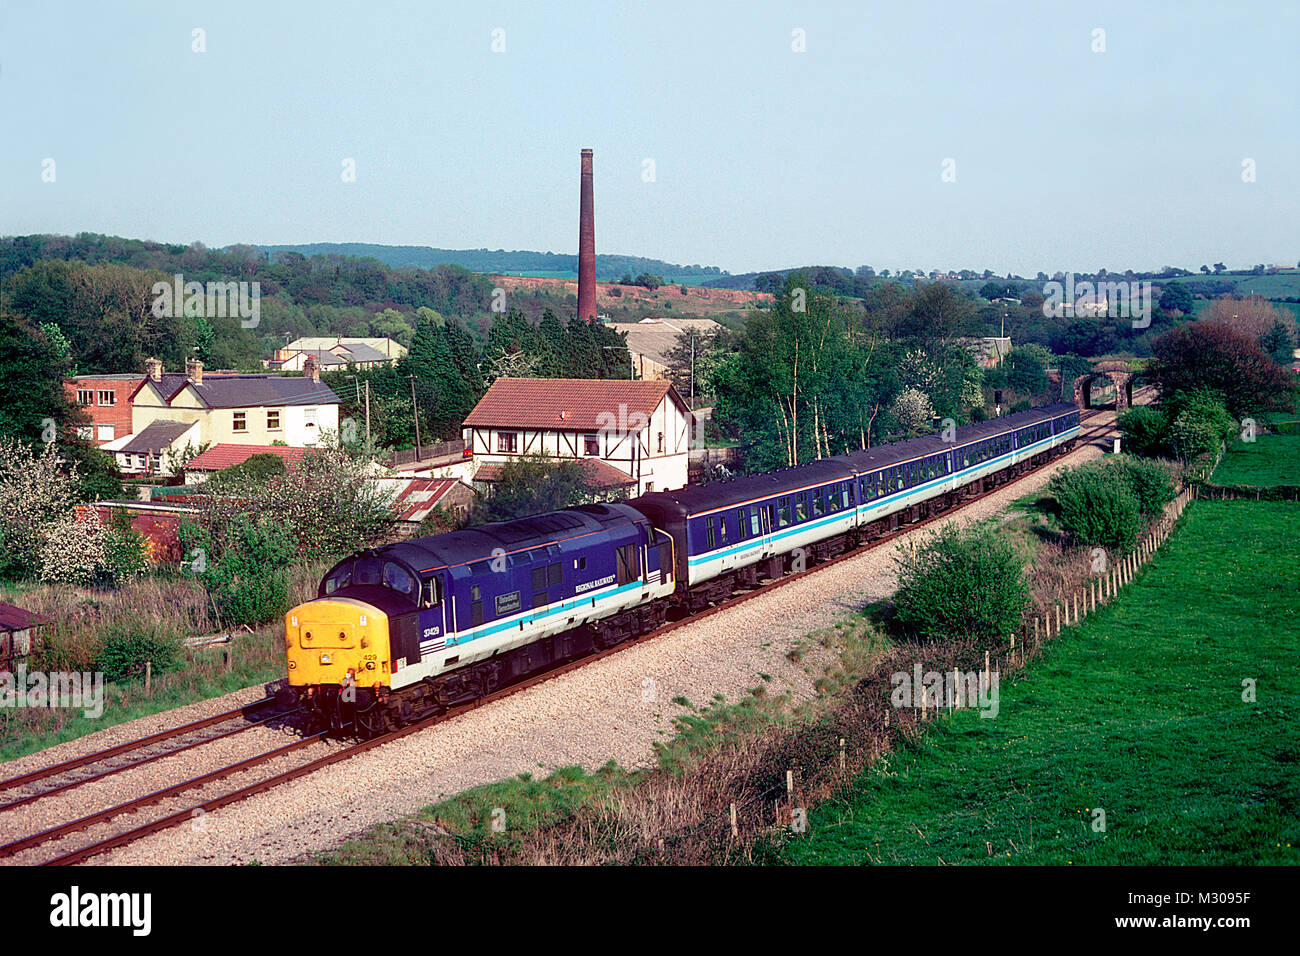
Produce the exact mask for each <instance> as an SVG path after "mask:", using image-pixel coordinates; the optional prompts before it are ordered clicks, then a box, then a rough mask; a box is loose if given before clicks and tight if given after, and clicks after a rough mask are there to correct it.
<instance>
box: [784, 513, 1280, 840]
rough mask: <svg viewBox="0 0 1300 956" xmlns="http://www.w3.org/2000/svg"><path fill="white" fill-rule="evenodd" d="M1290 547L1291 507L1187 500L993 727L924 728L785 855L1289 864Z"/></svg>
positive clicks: (1005, 705) (1007, 694)
mask: <svg viewBox="0 0 1300 956" xmlns="http://www.w3.org/2000/svg"><path fill="white" fill-rule="evenodd" d="M1297 538H1300V507H1297V506H1296V505H1295V504H1289V503H1267V502H1264V503H1255V502H1236V501H1231V502H1195V503H1193V505H1191V506H1190V507H1189V509H1188V511H1187V512H1186V513H1185V516H1184V519H1183V523H1182V525H1181V526H1180V527H1179V529H1178V531H1177V532H1176V534H1175V535H1174V536H1173V538H1171V540H1170V541H1169V542H1167V543H1166V546H1165V548H1164V549H1162V551H1161V552H1160V554H1159V555H1158V556H1157V557H1156V558H1155V559H1154V561H1153V562H1152V564H1151V565H1150V566H1148V567H1147V568H1145V569H1144V570H1143V572H1142V573H1141V574H1140V575H1139V576H1138V578H1137V579H1136V580H1135V582H1134V583H1133V585H1132V586H1131V587H1130V588H1128V589H1127V590H1126V591H1125V592H1124V594H1123V595H1122V596H1121V597H1120V599H1119V600H1118V602H1117V603H1115V604H1114V605H1112V606H1110V607H1107V608H1105V609H1099V611H1098V613H1097V614H1096V615H1094V616H1092V617H1089V618H1087V619H1086V620H1085V621H1084V622H1083V623H1082V624H1081V625H1080V626H1077V627H1074V628H1071V629H1069V630H1067V631H1066V632H1065V633H1064V634H1063V635H1062V637H1061V638H1060V639H1059V640H1057V641H1055V642H1053V643H1052V644H1051V645H1048V647H1047V649H1046V651H1045V653H1044V656H1043V658H1042V659H1041V660H1040V661H1038V662H1036V663H1035V664H1034V665H1033V666H1032V667H1031V668H1030V669H1029V670H1028V671H1026V672H1024V674H1023V675H1022V677H1021V679H1019V680H1017V681H1015V682H1014V683H1013V682H1010V681H1004V682H1003V684H1002V687H1001V697H1000V713H999V716H998V717H996V718H993V719H985V718H981V717H979V716H978V715H977V714H976V713H975V712H972V711H960V712H958V713H957V715H956V716H955V717H953V718H951V719H945V720H943V721H940V722H936V723H934V724H932V725H931V727H930V728H929V730H928V731H927V733H926V734H925V735H923V736H922V737H920V738H917V739H915V740H914V741H913V742H912V743H911V744H910V745H908V746H900V747H899V748H897V749H896V750H895V751H894V752H893V753H892V754H889V755H887V756H885V757H884V758H882V760H881V762H879V763H878V764H877V765H876V766H875V767H873V768H872V769H871V770H868V771H867V772H865V773H863V774H862V775H861V776H860V777H859V778H858V779H857V780H856V781H855V783H854V784H853V786H852V787H851V788H850V789H849V791H848V792H847V793H846V794H844V795H843V800H842V801H835V802H833V803H827V804H825V805H823V806H822V807H821V808H819V809H817V810H814V811H813V812H812V813H811V814H810V820H809V824H810V825H809V830H808V833H807V834H806V835H804V836H801V837H796V838H793V839H791V840H790V842H789V843H787V844H786V845H785V846H784V848H783V850H782V859H783V860H784V861H786V862H789V863H796V864H845V863H891V864H939V863H946V864H953V863H963V864H973V863H1031V864H1059V865H1067V864H1074V865H1080V864H1084V865H1100V864H1255V863H1283V862H1296V861H1297V848H1298V847H1300V773H1297V763H1298V762H1300V666H1298V665H1300V622H1297V620H1296V618H1295V617H1294V602H1295V595H1296V593H1297V590H1298V585H1300V574H1297V570H1296V567H1295V554H1296V546H1295V542H1296V540H1297ZM1243 681H1254V682H1255V685H1254V686H1255V693H1256V694H1257V699H1256V700H1255V701H1254V702H1244V701H1243V699H1242V696H1243V692H1244V691H1243ZM1098 809H1100V810H1104V811H1105V829H1104V830H1098V829H1094V825H1095V824H1096V823H1099V822H1100V817H1099V816H1098V815H1097V813H1096V811H1097V810H1098Z"/></svg>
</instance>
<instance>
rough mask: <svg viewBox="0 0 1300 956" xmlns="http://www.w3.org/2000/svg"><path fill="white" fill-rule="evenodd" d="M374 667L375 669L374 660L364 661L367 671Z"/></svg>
mask: <svg viewBox="0 0 1300 956" xmlns="http://www.w3.org/2000/svg"><path fill="white" fill-rule="evenodd" d="M374 669H375V662H374V661H366V670H368V671H372V670H374Z"/></svg>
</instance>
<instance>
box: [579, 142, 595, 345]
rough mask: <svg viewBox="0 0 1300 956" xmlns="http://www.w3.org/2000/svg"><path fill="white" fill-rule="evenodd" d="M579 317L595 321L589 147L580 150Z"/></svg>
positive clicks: (592, 206) (593, 221)
mask: <svg viewBox="0 0 1300 956" xmlns="http://www.w3.org/2000/svg"><path fill="white" fill-rule="evenodd" d="M578 318H579V319H581V320H582V321H584V322H594V321H596V213H595V209H594V204H593V200H592V187H591V150H589V149H584V150H583V151H582V187H581V193H580V195H579V199H578Z"/></svg>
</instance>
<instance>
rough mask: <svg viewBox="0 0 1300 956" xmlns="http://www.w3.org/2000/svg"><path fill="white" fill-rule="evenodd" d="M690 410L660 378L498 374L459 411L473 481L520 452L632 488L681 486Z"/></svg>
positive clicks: (496, 472)
mask: <svg viewBox="0 0 1300 956" xmlns="http://www.w3.org/2000/svg"><path fill="white" fill-rule="evenodd" d="M693 426H694V418H693V416H692V415H691V412H690V409H689V408H687V406H686V402H685V401H683V400H682V397H681V396H680V395H678V394H677V390H676V389H675V388H673V386H672V383H671V382H668V381H666V380H663V379H649V380H642V381H625V380H620V379H572V378H558V379H557V378H499V379H497V380H496V381H495V382H493V383H492V387H491V388H489V389H488V390H487V394H485V395H484V396H483V398H482V400H481V401H480V402H479V403H478V404H477V405H476V406H474V410H473V411H472V412H470V413H469V415H468V416H467V417H466V418H465V425H464V436H465V441H466V447H468V448H469V449H470V450H471V451H472V453H473V457H474V463H475V471H474V482H475V483H476V484H480V483H485V482H486V483H490V482H492V481H494V480H496V478H498V477H499V476H500V474H501V467H502V466H503V465H504V464H505V463H506V462H507V461H510V460H511V459H512V458H518V457H520V456H522V455H539V454H540V455H548V456H551V457H554V458H560V459H573V460H580V461H585V462H587V463H588V465H587V467H588V469H589V471H590V473H591V475H592V477H593V478H594V479H595V480H596V482H597V483H598V484H601V485H604V486H606V487H626V488H627V489H628V490H629V492H630V493H631V494H633V495H639V494H644V493H645V492H648V491H666V490H671V489H673V488H682V487H684V486H685V485H686V482H687V472H688V469H689V467H690V449H691V432H692V430H693Z"/></svg>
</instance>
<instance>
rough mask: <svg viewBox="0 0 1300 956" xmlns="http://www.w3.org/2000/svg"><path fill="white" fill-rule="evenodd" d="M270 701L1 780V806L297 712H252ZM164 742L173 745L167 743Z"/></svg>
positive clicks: (27, 800) (13, 805) (271, 701)
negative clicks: (169, 744)
mask: <svg viewBox="0 0 1300 956" xmlns="http://www.w3.org/2000/svg"><path fill="white" fill-rule="evenodd" d="M274 703H275V698H274V697H265V698H263V699H262V700H258V701H254V702H253V703H251V704H245V705H244V706H242V707H237V708H235V709H233V710H227V711H224V712H222V713H220V714H213V715H212V716H210V717H204V718H202V719H200V720H194V721H190V722H189V723H186V724H181V725H179V726H176V727H172V728H169V729H167V730H160V731H158V732H157V733H153V734H149V735H148V736H145V737H140V738H138V739H136V740H131V741H127V742H125V743H121V744H117V745H116V746H113V747H108V748H105V749H104V750H98V751H95V752H94V753H90V754H85V755H83V756H81V757H74V758H72V759H71V760H65V761H62V762H61V763H57V764H52V765H51V766H49V767H42V768H41V769H39V770H33V771H31V772H30V773H25V774H22V775H20V776H17V777H10V778H9V779H7V780H0V812H3V811H5V810H12V809H14V808H16V807H21V806H23V805H25V804H28V803H33V802H35V801H37V800H40V799H42V798H44V797H49V796H53V795H55V794H58V793H63V792H65V791H67V790H71V789H73V788H74V787H80V786H82V785H83V784H87V783H91V782H93V781H95V780H103V779H104V778H105V777H111V776H113V775H114V774H118V773H122V772H124V771H126V770H131V769H133V768H135V767H139V766H142V765H144V764H147V763H152V762H154V761H155V760H162V759H163V758H165V757H171V756H174V755H176V754H179V753H184V752H185V751H187V750H192V749H193V748H195V747H200V746H203V745H204V744H209V743H213V742H215V741H218V740H224V739H226V738H228V737H233V736H235V735H236V734H241V733H243V732H244V731H247V730H251V729H253V728H254V727H260V726H263V725H265V724H267V723H270V722H271V721H273V720H277V719H280V718H283V717H287V716H289V715H290V714H293V713H297V712H298V710H297V708H294V709H291V710H279V711H275V712H272V713H269V714H266V715H265V716H260V717H254V714H255V713H256V712H257V711H259V710H262V709H263V708H265V707H268V706H271V705H273V704H274ZM232 721H242V722H241V723H239V724H237V725H236V726H233V727H228V728H222V727H221V725H222V724H227V723H231V722H232ZM213 731H215V732H213ZM180 738H186V739H180ZM168 743H174V744H176V745H175V746H165V745H166V744H168ZM13 791H16V792H13Z"/></svg>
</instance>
